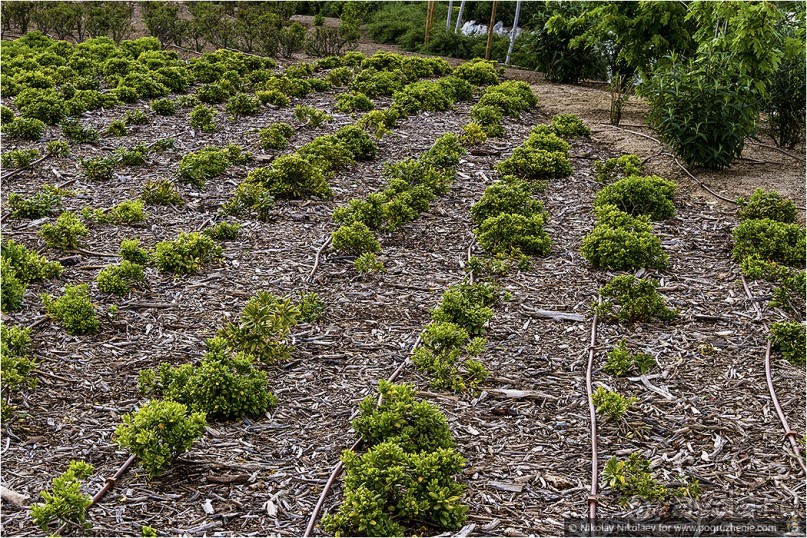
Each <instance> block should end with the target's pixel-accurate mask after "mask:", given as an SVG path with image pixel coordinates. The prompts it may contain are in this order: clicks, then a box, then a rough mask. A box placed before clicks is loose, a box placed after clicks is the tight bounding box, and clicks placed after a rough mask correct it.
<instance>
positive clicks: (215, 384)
mask: <svg viewBox="0 0 807 538" xmlns="http://www.w3.org/2000/svg"><path fill="white" fill-rule="evenodd" d="M207 345H208V348H209V350H208V351H207V353H205V356H204V358H203V359H202V362H201V364H199V366H193V365H190V364H184V365H182V366H179V367H172V366H171V365H170V364H168V363H166V362H163V363H161V364H160V367H159V368H158V370H157V372H156V373H155V372H154V371H153V370H145V371H141V372H140V378H139V381H140V383H139V385H140V390H141V391H142V392H145V393H152V392H159V393H161V394H162V395H163V397H164V398H165V399H166V400H171V401H175V402H179V403H182V404H185V405H187V406H188V408H189V409H190V410H191V411H197V412H201V413H204V414H205V415H206V416H207V417H208V418H215V419H219V420H230V419H237V418H241V417H246V416H251V417H254V416H259V415H262V414H264V413H265V412H266V411H267V410H268V409H269V408H270V407H274V406H275V405H277V398H276V397H275V396H274V394H272V393H271V392H269V389H268V388H267V387H268V383H267V380H266V373H265V372H262V371H260V370H259V369H257V368H256V367H255V364H254V363H253V357H252V356H251V355H248V354H246V353H233V352H232V351H231V350H229V349H228V346H227V342H226V340H224V339H223V338H220V337H216V338H211V339H210V340H208V341H207Z"/></svg>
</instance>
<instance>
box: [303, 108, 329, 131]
mask: <svg viewBox="0 0 807 538" xmlns="http://www.w3.org/2000/svg"><path fill="white" fill-rule="evenodd" d="M294 117H295V118H297V120H298V121H300V123H303V124H304V125H307V126H309V127H319V126H320V125H322V124H323V123H325V122H329V121H332V120H333V116H331V115H330V114H328V113H327V112H325V111H322V110H319V109H316V108H314V107H310V106H307V105H297V106H296V107H294Z"/></svg>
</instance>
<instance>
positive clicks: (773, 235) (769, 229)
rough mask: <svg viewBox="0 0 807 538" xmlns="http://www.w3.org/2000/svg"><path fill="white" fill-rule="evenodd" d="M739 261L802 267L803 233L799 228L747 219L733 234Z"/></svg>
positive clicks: (772, 221) (770, 221) (733, 251)
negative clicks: (753, 259) (748, 259)
mask: <svg viewBox="0 0 807 538" xmlns="http://www.w3.org/2000/svg"><path fill="white" fill-rule="evenodd" d="M732 236H733V238H734V249H733V250H732V253H733V254H734V257H735V258H736V259H738V260H742V259H744V258H746V257H748V256H757V257H759V258H762V259H764V260H768V261H774V262H780V263H783V264H785V265H791V266H794V267H803V266H804V262H805V233H804V228H802V227H801V226H799V225H798V224H788V223H784V222H779V221H775V220H771V219H768V218H765V219H747V220H744V221H743V222H742V223H740V225H739V226H737V227H736V228H735V229H734V231H733V232H732Z"/></svg>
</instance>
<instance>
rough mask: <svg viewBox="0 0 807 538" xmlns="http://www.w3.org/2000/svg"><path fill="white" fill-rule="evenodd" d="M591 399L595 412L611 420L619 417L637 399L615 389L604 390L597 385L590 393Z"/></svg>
mask: <svg viewBox="0 0 807 538" xmlns="http://www.w3.org/2000/svg"><path fill="white" fill-rule="evenodd" d="M591 399H592V401H593V402H594V406H595V407H596V409H597V413H601V414H603V415H605V416H607V417H608V418H610V419H613V420H619V419H621V418H622V417H623V416H624V415H625V413H626V412H627V411H628V409H630V406H631V405H633V404H634V403H636V402H638V401H639V400H638V399H637V398H634V397H632V396H631V397H630V398H626V397H625V396H622V395H621V394H620V393H618V392H616V391H613V390H606V389H604V388H603V387H597V390H595V391H594V393H593V394H592V395H591Z"/></svg>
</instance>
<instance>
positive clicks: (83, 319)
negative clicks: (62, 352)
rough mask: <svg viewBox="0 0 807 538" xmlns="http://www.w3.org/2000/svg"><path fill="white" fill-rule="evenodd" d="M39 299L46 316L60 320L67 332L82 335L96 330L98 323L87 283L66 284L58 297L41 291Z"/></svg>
mask: <svg viewBox="0 0 807 538" xmlns="http://www.w3.org/2000/svg"><path fill="white" fill-rule="evenodd" d="M41 299H42V306H43V307H45V311H46V312H47V313H48V316H50V317H51V318H53V319H55V320H57V321H59V322H61V324H62V326H63V327H64V329H65V330H66V331H67V332H68V333H70V334H76V335H82V334H92V333H96V332H98V327H99V325H100V323H99V322H98V318H97V317H96V315H95V307H94V306H93V304H92V301H90V292H89V287H88V286H87V284H76V285H73V284H66V285H65V287H64V294H62V296H61V297H59V298H58V299H54V298H53V296H51V295H49V294H47V293H43V294H42V296H41Z"/></svg>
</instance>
